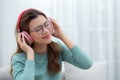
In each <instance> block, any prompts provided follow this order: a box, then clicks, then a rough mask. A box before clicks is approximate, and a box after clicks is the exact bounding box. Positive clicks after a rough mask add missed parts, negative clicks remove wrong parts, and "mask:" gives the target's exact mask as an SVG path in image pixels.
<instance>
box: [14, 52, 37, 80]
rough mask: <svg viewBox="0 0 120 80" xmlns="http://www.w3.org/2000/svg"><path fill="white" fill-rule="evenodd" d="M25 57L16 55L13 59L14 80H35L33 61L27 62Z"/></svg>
mask: <svg viewBox="0 0 120 80" xmlns="http://www.w3.org/2000/svg"><path fill="white" fill-rule="evenodd" d="M24 57H25V56H23V55H20V54H16V55H14V56H13V58H12V69H13V77H14V80H34V76H35V75H34V72H35V70H34V65H35V62H34V61H32V60H26V59H25V58H24Z"/></svg>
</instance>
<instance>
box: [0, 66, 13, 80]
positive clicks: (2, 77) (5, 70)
mask: <svg viewBox="0 0 120 80" xmlns="http://www.w3.org/2000/svg"><path fill="white" fill-rule="evenodd" d="M0 80H12V77H11V75H10V73H9V67H1V68H0Z"/></svg>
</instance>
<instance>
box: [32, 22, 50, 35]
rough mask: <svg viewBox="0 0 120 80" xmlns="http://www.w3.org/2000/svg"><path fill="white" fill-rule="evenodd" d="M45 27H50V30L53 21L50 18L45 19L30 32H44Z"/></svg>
mask: <svg viewBox="0 0 120 80" xmlns="http://www.w3.org/2000/svg"><path fill="white" fill-rule="evenodd" d="M44 28H46V29H49V30H50V29H51V28H52V25H51V22H50V21H49V20H47V21H45V22H44V23H43V24H42V25H39V26H37V27H36V28H34V29H33V30H31V31H30V32H37V33H40V34H42V33H43V31H44Z"/></svg>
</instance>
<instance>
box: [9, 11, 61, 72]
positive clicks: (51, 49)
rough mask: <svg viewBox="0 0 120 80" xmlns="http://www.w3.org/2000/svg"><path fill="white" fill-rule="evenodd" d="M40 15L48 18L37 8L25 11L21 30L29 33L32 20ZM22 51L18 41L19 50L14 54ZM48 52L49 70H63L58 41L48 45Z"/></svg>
mask: <svg viewBox="0 0 120 80" xmlns="http://www.w3.org/2000/svg"><path fill="white" fill-rule="evenodd" d="M39 15H43V16H44V17H45V18H46V19H47V16H46V15H45V14H44V13H42V12H41V11H38V10H35V9H30V10H27V11H25V12H24V14H23V15H22V17H21V22H20V32H22V31H26V32H27V33H28V34H29V23H30V21H31V20H33V19H35V18H37V17H38V16H39ZM17 26H18V24H17V25H16V28H15V35H16V32H17ZM31 47H33V46H31ZM21 52H24V51H23V50H22V49H21V48H20V46H19V45H18V43H17V50H16V52H15V53H14V54H20V53H21ZM47 52H48V65H47V69H48V72H49V73H52V74H53V73H57V72H59V71H60V70H61V65H60V64H59V56H60V52H61V48H60V46H59V45H58V44H57V43H56V42H54V41H52V42H51V43H49V44H48V45H47ZM11 60H12V58H11ZM11 74H12V65H11Z"/></svg>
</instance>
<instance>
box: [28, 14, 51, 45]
mask: <svg viewBox="0 0 120 80" xmlns="http://www.w3.org/2000/svg"><path fill="white" fill-rule="evenodd" d="M51 28H52V27H51V25H50V22H49V21H48V20H47V19H46V18H45V17H44V16H43V15H39V16H38V17H37V18H35V19H33V20H32V21H31V22H30V23H29V30H30V36H31V37H32V39H33V41H34V42H35V43H38V44H48V43H50V42H51V41H52V31H51Z"/></svg>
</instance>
